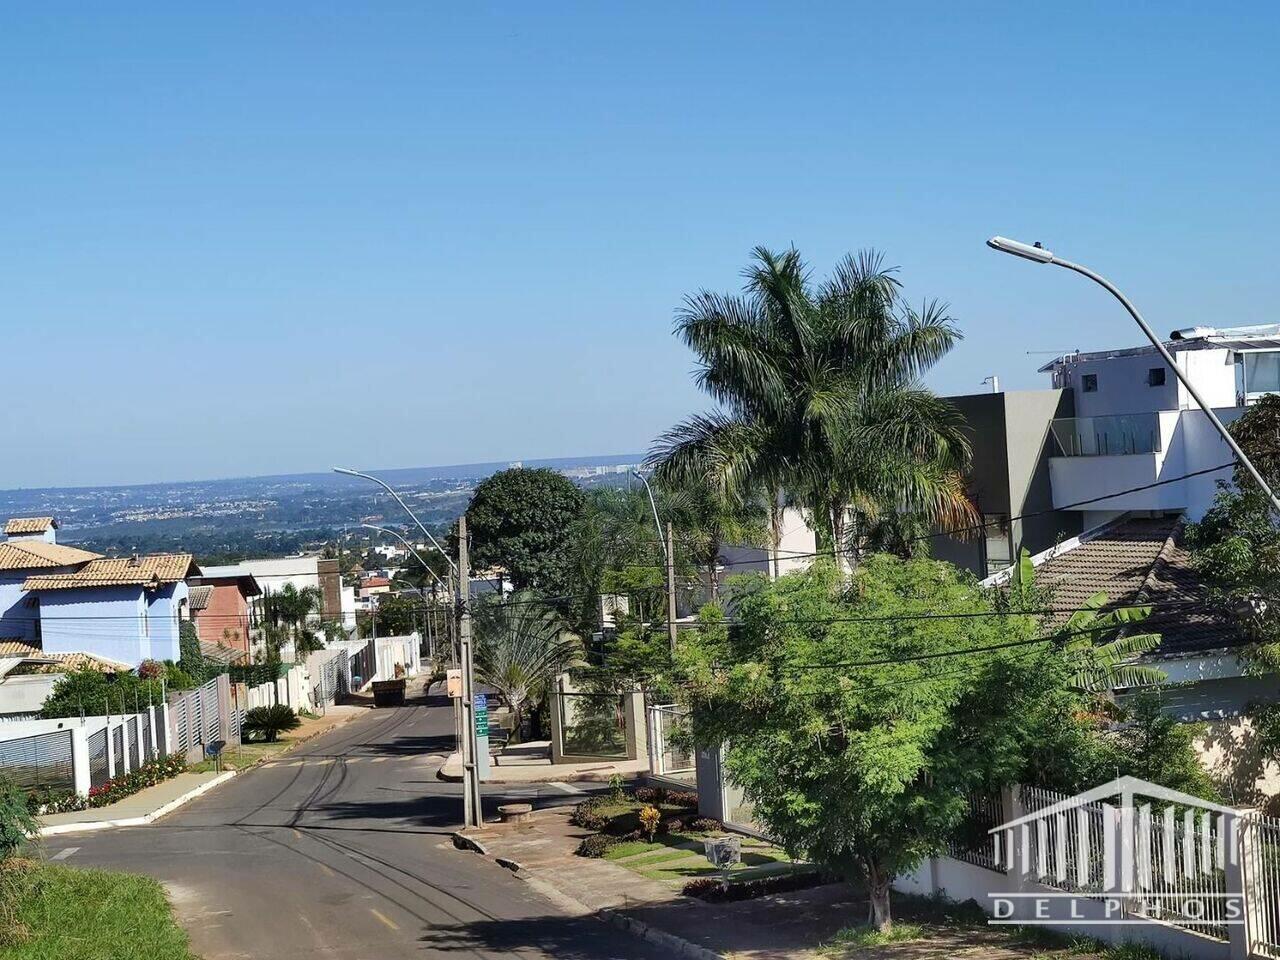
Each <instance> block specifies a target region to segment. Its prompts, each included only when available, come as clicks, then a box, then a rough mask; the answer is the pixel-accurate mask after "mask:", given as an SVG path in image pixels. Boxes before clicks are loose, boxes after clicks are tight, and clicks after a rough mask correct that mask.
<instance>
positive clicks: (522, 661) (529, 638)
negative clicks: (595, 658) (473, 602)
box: [474, 590, 582, 730]
mask: <svg viewBox="0 0 1280 960" xmlns="http://www.w3.org/2000/svg"><path fill="white" fill-rule="evenodd" d="M474 625H475V638H476V648H475V670H476V676H477V677H478V678H479V679H480V681H481V682H483V683H487V684H488V685H489V686H491V687H493V688H494V689H496V690H497V691H498V692H499V693H501V694H502V695H503V697H504V698H505V699H506V701H507V703H508V704H509V705H510V707H511V714H512V723H513V725H514V729H516V730H518V729H519V727H520V720H521V718H522V717H523V716H524V712H525V709H526V708H527V707H528V705H529V704H530V702H535V701H537V700H539V699H540V698H541V697H542V696H543V695H544V694H545V693H546V691H547V689H548V687H549V685H550V682H551V680H552V678H554V677H555V676H556V674H558V673H560V672H562V671H564V670H567V669H569V668H570V667H572V666H576V665H577V664H578V662H579V658H580V655H581V651H582V644H581V642H580V641H579V639H578V638H577V637H576V636H574V635H573V634H572V633H570V632H569V629H568V627H567V625H566V624H565V622H564V619H563V618H562V617H561V616H560V614H559V613H558V612H557V611H556V610H555V608H554V607H552V606H550V605H549V604H545V603H541V602H539V600H538V598H537V595H536V594H534V593H532V592H531V591H527V590H526V591H520V592H518V593H514V594H512V595H511V596H509V597H507V598H506V599H505V600H497V601H493V602H489V603H481V604H479V605H477V607H476V612H475V622H474Z"/></svg>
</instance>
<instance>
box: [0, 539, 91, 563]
mask: <svg viewBox="0 0 1280 960" xmlns="http://www.w3.org/2000/svg"><path fill="white" fill-rule="evenodd" d="M101 556H102V555H101V554H99V553H90V552H89V551H88V550H81V549H79V548H78V547H67V546H63V545H62V544H60V543H45V542H44V541H43V540H6V541H0V570H37V569H40V568H42V567H74V566H76V565H77V564H80V563H88V562H89V561H90V560H97V559H98V558H99V557H101Z"/></svg>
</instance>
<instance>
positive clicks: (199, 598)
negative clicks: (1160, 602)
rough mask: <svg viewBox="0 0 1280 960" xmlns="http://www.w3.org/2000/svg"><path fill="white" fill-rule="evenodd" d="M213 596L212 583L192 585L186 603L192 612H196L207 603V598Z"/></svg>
mask: <svg viewBox="0 0 1280 960" xmlns="http://www.w3.org/2000/svg"><path fill="white" fill-rule="evenodd" d="M212 596H213V584H207V585H204V586H198V587H192V588H191V595H190V597H189V598H188V600H187V605H188V606H189V607H190V608H191V612H192V613H198V612H199V611H201V610H203V609H204V608H205V607H207V606H208V605H209V599H210V598H211V597H212Z"/></svg>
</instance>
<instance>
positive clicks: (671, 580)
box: [631, 470, 676, 659]
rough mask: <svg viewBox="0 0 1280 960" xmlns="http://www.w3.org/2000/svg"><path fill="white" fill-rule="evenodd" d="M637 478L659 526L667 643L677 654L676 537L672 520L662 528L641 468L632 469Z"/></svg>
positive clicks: (673, 656)
mask: <svg viewBox="0 0 1280 960" xmlns="http://www.w3.org/2000/svg"><path fill="white" fill-rule="evenodd" d="M631 472H632V473H633V474H634V475H635V477H636V479H637V480H639V481H640V482H641V483H643V484H644V489H645V493H647V494H649V507H650V509H652V510H653V525H654V526H655V527H657V528H658V541H659V542H660V543H661V544H662V557H663V560H665V561H666V568H667V644H668V645H669V646H670V647H671V656H672V658H673V659H674V658H675V655H676V558H675V537H674V536H673V534H672V532H671V521H670V520H668V521H667V528H666V530H665V531H664V530H663V529H662V521H661V520H659V519H658V501H656V500H655V499H654V498H653V487H651V486H649V481H648V480H646V479H645V478H644V474H642V473H641V472H640V471H639V470H632V471H631Z"/></svg>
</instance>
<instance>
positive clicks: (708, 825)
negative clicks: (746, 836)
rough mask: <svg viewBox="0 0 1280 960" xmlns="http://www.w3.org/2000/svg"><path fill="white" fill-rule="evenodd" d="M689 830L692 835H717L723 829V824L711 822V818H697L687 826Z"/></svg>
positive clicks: (717, 821) (716, 821)
mask: <svg viewBox="0 0 1280 960" xmlns="http://www.w3.org/2000/svg"><path fill="white" fill-rule="evenodd" d="M689 829H690V830H692V831H693V832H694V833H718V832H719V831H721V830H723V829H724V824H723V823H721V822H720V821H719V820H713V819H711V817H698V819H697V820H694V821H693V822H692V823H690V824H689Z"/></svg>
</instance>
